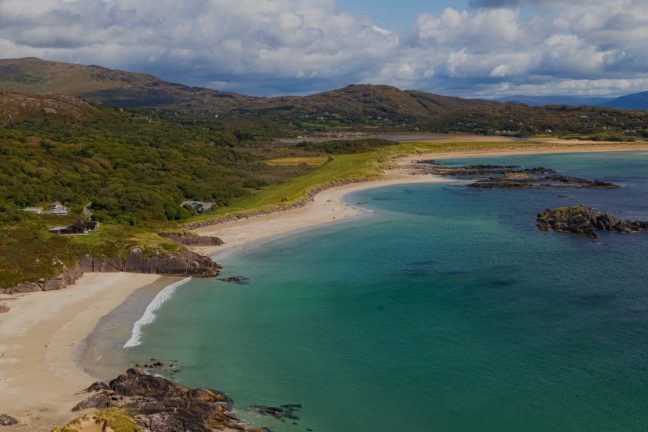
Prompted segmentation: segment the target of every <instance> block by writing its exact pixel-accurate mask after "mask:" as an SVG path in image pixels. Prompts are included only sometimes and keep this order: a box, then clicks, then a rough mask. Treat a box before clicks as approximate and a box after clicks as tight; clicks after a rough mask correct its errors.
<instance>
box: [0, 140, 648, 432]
mask: <svg viewBox="0 0 648 432" xmlns="http://www.w3.org/2000/svg"><path fill="white" fill-rule="evenodd" d="M505 146H506V143H505V142H504V146H503V147H502V148H499V149H496V150H488V151H470V152H443V153H430V152H420V153H417V154H411V155H407V156H403V157H400V158H398V159H395V160H394V163H393V164H392V166H393V168H392V169H390V170H388V171H387V172H386V173H385V175H384V178H383V179H380V180H375V181H367V182H361V183H353V184H347V185H344V186H339V187H334V188H330V189H326V190H324V191H322V192H320V193H318V194H317V195H316V196H315V197H314V199H313V200H312V201H310V202H308V203H307V204H306V205H304V206H301V207H297V208H293V209H291V210H286V211H282V212H277V213H272V214H264V215H259V216H252V217H249V218H245V219H240V220H236V221H230V222H226V223H221V224H216V225H211V226H206V227H203V228H200V229H197V230H196V232H197V233H198V234H200V235H213V236H217V237H220V238H221V239H222V240H224V241H225V244H224V245H222V246H217V247H199V248H193V249H194V250H195V251H197V252H199V253H203V254H206V255H212V256H216V257H217V259H218V257H219V256H222V255H223V254H226V253H229V252H230V251H233V250H237V249H239V248H244V247H246V246H247V245H251V244H253V243H257V242H260V241H265V240H268V239H271V238H274V237H277V236H281V235H287V234H290V233H292V232H296V231H300V230H304V229H307V228H310V227H314V226H318V225H323V224H330V223H338V222H341V221H345V220H349V219H351V218H354V217H357V216H359V215H361V214H363V213H365V212H366V211H365V210H362V209H360V208H356V207H353V206H349V205H346V204H344V201H343V198H344V196H345V195H347V194H349V193H352V192H356V191H360V190H364V189H370V188H376V187H383V186H391V185H399V184H414V183H440V182H453V181H455V180H451V179H446V178H442V177H438V176H433V175H421V174H416V173H415V169H414V168H413V167H412V163H413V162H414V161H416V160H420V159H444V158H459V157H475V156H492V155H516V154H539V153H561V152H563V153H571V152H607V151H641V150H648V144H646V143H637V144H627V143H574V142H573V141H567V142H565V141H560V140H553V141H547V142H538V143H537V144H536V143H529V144H528V145H525V147H524V148H519V146H517V147H515V146H511V148H506V147H505ZM514 147H515V148H514ZM168 279H169V278H162V277H160V276H157V275H142V274H123V273H109V274H102V273H94V274H87V275H85V276H83V278H81V279H80V280H79V281H78V283H77V284H75V285H74V286H71V287H68V288H66V289H65V290H62V291H50V292H42V293H35V294H25V295H19V296H1V295H0V305H5V306H8V307H10V311H9V312H8V313H0V414H2V413H7V414H9V415H11V416H14V417H16V418H18V419H19V420H20V422H21V423H20V425H18V426H14V427H9V428H6V429H7V430H16V431H17V430H20V431H25V430H30V431H41V430H50V429H51V428H52V427H53V426H56V425H62V424H64V423H65V422H66V421H68V420H69V419H70V418H71V417H73V414H72V413H71V412H70V409H71V408H72V407H73V406H74V405H75V404H76V403H78V402H79V401H80V400H81V399H82V396H80V395H77V394H76V393H77V392H79V391H80V390H82V389H84V388H85V387H87V386H88V385H90V384H91V383H92V382H94V381H96V378H93V377H91V376H90V375H88V374H87V373H85V372H84V371H83V370H82V369H81V367H80V366H79V363H78V362H77V359H78V358H79V350H80V348H79V345H80V344H82V342H83V341H84V340H85V339H86V337H88V335H89V334H90V333H91V332H92V331H93V330H94V328H95V327H96V325H97V323H98V321H99V320H100V319H101V317H103V316H105V315H107V314H109V313H110V312H111V311H113V310H114V309H115V308H117V307H118V306H119V305H120V304H122V303H123V302H124V301H125V300H126V299H127V298H128V297H129V296H130V295H131V294H133V293H134V292H135V291H136V290H138V289H139V288H141V287H143V286H147V285H149V284H154V283H158V284H162V282H165V283H166V284H168V283H171V282H172V281H173V280H172V281H171V282H169V281H168ZM137 318H138V317H133V321H134V320H135V319H137Z"/></svg>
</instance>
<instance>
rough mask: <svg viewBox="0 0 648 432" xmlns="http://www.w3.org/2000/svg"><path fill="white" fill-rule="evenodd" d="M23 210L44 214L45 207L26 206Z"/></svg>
mask: <svg viewBox="0 0 648 432" xmlns="http://www.w3.org/2000/svg"><path fill="white" fill-rule="evenodd" d="M23 211H26V212H29V213H36V214H43V207H25V208H24V209H23Z"/></svg>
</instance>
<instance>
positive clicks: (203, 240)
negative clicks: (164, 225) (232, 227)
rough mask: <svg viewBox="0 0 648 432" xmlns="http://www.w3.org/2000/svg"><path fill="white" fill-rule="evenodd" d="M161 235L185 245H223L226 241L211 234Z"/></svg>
mask: <svg viewBox="0 0 648 432" xmlns="http://www.w3.org/2000/svg"><path fill="white" fill-rule="evenodd" d="M160 237H165V238H168V239H171V240H173V241H174V242H176V243H178V244H181V245H185V246H221V245H223V244H225V242H224V241H223V240H221V239H219V238H218V237H209V236H179V235H175V234H164V233H162V234H160Z"/></svg>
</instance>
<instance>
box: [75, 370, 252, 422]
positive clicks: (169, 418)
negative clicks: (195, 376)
mask: <svg viewBox="0 0 648 432" xmlns="http://www.w3.org/2000/svg"><path fill="white" fill-rule="evenodd" d="M87 392H89V393H93V394H92V395H91V396H90V397H89V398H88V399H86V400H85V401H83V402H81V403H80V404H79V405H77V406H76V407H75V408H74V409H75V410H81V409H86V408H107V407H117V408H120V409H122V410H124V412H126V413H127V414H128V415H129V416H131V417H132V418H134V419H135V420H136V421H137V422H138V423H140V424H141V425H142V426H144V427H146V428H147V429H149V430H150V431H152V432H185V431H192V432H210V431H212V430H219V431H221V430H226V431H260V429H254V428H251V427H249V426H248V425H246V424H245V423H243V422H241V421H240V420H239V419H237V418H236V417H235V416H234V415H233V414H232V402H231V400H230V399H229V398H228V397H227V396H225V395H224V394H222V393H219V392H215V391H212V390H207V389H189V388H187V387H184V386H181V385H179V384H175V383H173V382H172V381H169V380H167V379H165V378H161V377H157V376H153V375H148V374H146V373H144V372H142V371H139V370H136V369H129V370H128V371H127V372H126V373H124V374H122V375H120V376H118V377H117V378H115V379H114V380H112V381H111V382H110V384H108V385H106V384H104V383H96V384H93V385H92V386H91V387H90V388H88V390H87Z"/></svg>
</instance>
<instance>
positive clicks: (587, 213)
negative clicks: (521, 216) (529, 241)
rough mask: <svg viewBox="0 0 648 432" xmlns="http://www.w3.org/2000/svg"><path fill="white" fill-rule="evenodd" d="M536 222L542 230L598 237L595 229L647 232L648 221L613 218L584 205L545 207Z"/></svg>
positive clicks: (618, 231)
mask: <svg viewBox="0 0 648 432" xmlns="http://www.w3.org/2000/svg"><path fill="white" fill-rule="evenodd" d="M537 223H538V228H539V229H541V230H542V231H556V232H561V233H572V234H576V235H579V236H582V237H587V238H590V239H597V238H598V236H597V235H596V231H610V232H617V233H632V232H648V222H642V221H628V220H622V219H615V218H614V217H613V216H612V215H610V214H608V213H605V212H602V211H598V210H594V209H591V208H589V207H586V206H584V205H579V206H573V207H562V208H557V209H547V210H545V211H543V212H542V213H539V214H538V217H537Z"/></svg>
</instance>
